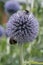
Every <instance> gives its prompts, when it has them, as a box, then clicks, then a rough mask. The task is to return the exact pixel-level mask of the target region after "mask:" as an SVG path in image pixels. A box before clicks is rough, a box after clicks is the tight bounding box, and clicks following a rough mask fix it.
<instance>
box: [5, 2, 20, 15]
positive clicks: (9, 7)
mask: <svg viewBox="0 0 43 65" xmlns="http://www.w3.org/2000/svg"><path fill="white" fill-rule="evenodd" d="M4 7H5V12H7V13H9V14H13V13H15V12H17V11H18V10H19V9H20V5H19V3H18V2H17V1H7V2H6V3H5V6H4Z"/></svg>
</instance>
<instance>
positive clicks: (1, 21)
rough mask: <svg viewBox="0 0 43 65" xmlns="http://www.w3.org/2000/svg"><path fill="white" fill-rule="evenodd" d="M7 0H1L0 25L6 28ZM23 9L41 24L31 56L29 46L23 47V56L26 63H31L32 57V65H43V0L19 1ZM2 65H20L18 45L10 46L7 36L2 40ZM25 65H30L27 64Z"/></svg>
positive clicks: (0, 59) (0, 57) (0, 43)
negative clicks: (28, 11)
mask: <svg viewBox="0 0 43 65" xmlns="http://www.w3.org/2000/svg"><path fill="white" fill-rule="evenodd" d="M6 1H7V0H0V25H3V26H4V27H5V26H6V22H7V15H6V14H5V12H4V3H5V2H6ZM12 1H13V0H12ZM18 2H19V3H20V7H21V9H28V10H30V11H31V12H33V14H34V15H35V17H36V18H37V19H38V22H39V34H38V37H37V38H36V39H35V40H34V41H33V42H32V44H33V45H32V47H31V54H29V52H30V50H29V49H30V47H29V44H31V43H29V44H24V46H23V51H24V52H23V56H24V60H25V61H29V57H30V55H31V61H33V63H31V65H43V0H18ZM0 65H19V47H18V45H17V44H15V45H10V44H9V43H8V40H7V38H6V37H5V36H3V37H2V38H0ZM25 65H29V63H28V64H26V63H25Z"/></svg>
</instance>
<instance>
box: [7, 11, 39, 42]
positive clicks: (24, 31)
mask: <svg viewBox="0 0 43 65" xmlns="http://www.w3.org/2000/svg"><path fill="white" fill-rule="evenodd" d="M6 30H7V32H8V35H9V36H10V37H16V40H17V42H18V43H27V42H31V41H33V40H34V39H35V38H36V37H37V34H38V30H39V24H38V21H37V19H36V18H35V17H34V15H33V14H32V13H30V12H28V11H27V10H26V11H18V12H17V13H15V14H13V15H12V16H11V17H10V19H9V21H8V23H7V29H6Z"/></svg>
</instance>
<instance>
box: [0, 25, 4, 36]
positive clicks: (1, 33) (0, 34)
mask: <svg viewBox="0 0 43 65" xmlns="http://www.w3.org/2000/svg"><path fill="white" fill-rule="evenodd" d="M4 32H5V31H4V28H3V27H2V26H1V25H0V37H2V36H3V35H4Z"/></svg>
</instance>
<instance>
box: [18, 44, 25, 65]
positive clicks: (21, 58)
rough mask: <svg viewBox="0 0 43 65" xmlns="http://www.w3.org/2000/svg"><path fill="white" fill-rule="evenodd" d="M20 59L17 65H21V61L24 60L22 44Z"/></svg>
mask: <svg viewBox="0 0 43 65" xmlns="http://www.w3.org/2000/svg"><path fill="white" fill-rule="evenodd" d="M19 50H20V58H19V64H20V65H23V61H24V58H23V44H20V49H19Z"/></svg>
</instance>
